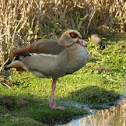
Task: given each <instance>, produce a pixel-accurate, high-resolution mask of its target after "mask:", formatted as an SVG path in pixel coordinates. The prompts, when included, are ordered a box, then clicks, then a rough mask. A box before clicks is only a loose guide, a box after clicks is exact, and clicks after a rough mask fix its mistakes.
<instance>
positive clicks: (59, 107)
mask: <svg viewBox="0 0 126 126" xmlns="http://www.w3.org/2000/svg"><path fill="white" fill-rule="evenodd" d="M55 88H56V80H55V79H53V82H52V93H51V98H50V100H49V106H50V107H51V108H52V109H61V110H64V109H65V107H63V106H57V105H55V104H54V93H55Z"/></svg>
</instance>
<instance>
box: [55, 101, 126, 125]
mask: <svg viewBox="0 0 126 126" xmlns="http://www.w3.org/2000/svg"><path fill="white" fill-rule="evenodd" d="M92 113H93V114H90V115H87V116H84V117H82V118H79V119H74V120H72V121H70V122H69V123H67V124H62V125H55V126H126V100H122V102H120V104H119V105H117V106H112V107H110V108H109V109H101V110H97V111H92Z"/></svg>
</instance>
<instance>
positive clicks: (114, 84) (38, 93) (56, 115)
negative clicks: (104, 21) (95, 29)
mask: <svg viewBox="0 0 126 126" xmlns="http://www.w3.org/2000/svg"><path fill="white" fill-rule="evenodd" d="M104 42H105V44H106V48H105V49H104V50H100V49H99V47H96V46H92V45H91V44H89V45H88V49H89V54H90V57H91V59H90V60H89V62H88V63H87V65H86V66H85V67H84V68H82V69H81V70H79V71H77V72H76V73H74V74H72V75H67V76H64V77H62V78H59V80H58V82H57V88H56V92H55V97H56V98H55V100H56V103H57V104H59V105H63V106H66V107H67V109H66V110H65V111H61V110H52V109H50V108H49V107H48V106H47V104H48V99H49V97H50V94H51V83H52V80H51V79H41V78H38V77H35V76H34V75H32V74H31V73H29V72H25V73H19V72H16V73H15V74H13V75H11V76H9V78H8V79H9V80H10V81H11V85H12V87H13V88H12V89H7V88H6V87H4V86H2V85H0V96H1V97H2V96H13V97H14V98H15V99H19V98H23V99H27V100H29V101H30V103H29V104H28V105H25V106H18V105H15V106H14V107H12V108H9V110H8V108H4V109H3V111H4V110H5V112H1V111H2V109H1V108H0V118H1V121H0V124H1V125H3V126H8V125H9V124H10V122H11V125H13V126H16V125H18V126H21V125H27V126H28V125H29V126H31V125H35V126H39V125H40V126H41V125H43V123H46V124H52V123H60V122H67V121H69V120H70V119H72V118H75V117H78V116H80V115H84V114H85V113H87V111H86V110H85V109H84V108H76V107H70V106H69V105H67V104H64V103H65V101H70V102H73V103H74V102H79V103H82V104H83V103H84V104H90V105H92V106H93V105H94V106H95V105H101V104H105V103H106V104H109V103H112V102H114V101H115V100H117V99H119V97H120V95H123V94H122V91H123V90H124V89H125V83H126V79H125V78H126V36H125V37H124V36H123V39H121V38H120V40H119V38H118V39H116V38H114V39H113V38H110V39H109V40H108V39H104ZM92 57H95V58H93V59H92ZM6 113H10V116H9V117H6V116H4V115H5V114H6ZM9 126H10V125H9Z"/></svg>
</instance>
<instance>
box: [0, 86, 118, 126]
mask: <svg viewBox="0 0 126 126" xmlns="http://www.w3.org/2000/svg"><path fill="white" fill-rule="evenodd" d="M119 96H120V95H119V94H118V93H116V92H114V91H108V90H105V89H103V88H100V87H98V86H88V87H86V88H83V89H80V90H77V91H74V92H71V93H70V94H69V95H68V97H67V98H65V100H68V101H69V100H72V101H75V102H79V103H84V104H92V105H94V106H95V105H99V104H104V103H107V104H110V103H112V102H114V101H115V100H117V99H119ZM19 98H20V99H22V100H19ZM27 99H29V98H28V96H26V99H25V97H24V96H23V97H22V96H19V97H18V98H17V97H15V96H12V97H11V95H10V96H9V97H4V103H6V102H8V103H7V106H8V104H9V103H10V105H11V107H9V111H10V112H7V113H10V114H11V115H10V119H9V120H8V121H7V122H4V121H5V120H6V119H5V118H6V117H5V118H3V117H2V118H3V122H4V123H1V124H2V125H3V124H5V126H6V123H7V124H8V123H12V124H14V125H17V124H18V125H19V126H21V125H22V124H23V125H25V122H26V124H27V120H28V122H29V124H31V123H32V124H36V126H39V125H40V126H41V125H43V124H49V125H52V124H56V123H57V124H60V123H67V122H69V121H70V120H72V119H73V118H77V117H78V116H83V115H84V114H87V111H86V110H85V109H84V108H76V107H70V106H66V107H67V109H66V110H64V111H62V110H52V109H51V108H49V107H48V105H47V104H48V99H40V98H37V97H36V98H34V100H31V99H32V98H30V101H29V100H27ZM58 100H59V101H60V100H62V98H61V99H58ZM27 101H28V102H27ZM20 102H21V103H20ZM22 102H23V103H22ZM19 103H20V104H23V105H20V104H19ZM25 103H26V104H25ZM7 106H6V108H7ZM5 114H6V113H4V115H5ZM12 118H14V119H12ZM22 118H23V119H24V122H22V123H19V121H20V120H22ZM25 118H26V120H25ZM7 119H8V117H7ZM13 120H14V121H13ZM15 120H16V121H15ZM30 120H31V121H30ZM30 122H31V123H30ZM28 126H29V125H28Z"/></svg>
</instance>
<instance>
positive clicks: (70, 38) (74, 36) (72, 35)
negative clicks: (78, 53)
mask: <svg viewBox="0 0 126 126" xmlns="http://www.w3.org/2000/svg"><path fill="white" fill-rule="evenodd" d="M58 43H59V45H62V46H64V47H66V48H67V47H71V46H73V45H75V44H79V45H81V46H83V47H87V45H86V44H85V43H83V40H82V36H81V34H80V33H79V32H78V31H76V30H67V31H65V32H64V33H63V34H62V35H61V37H60V39H59V40H58Z"/></svg>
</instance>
